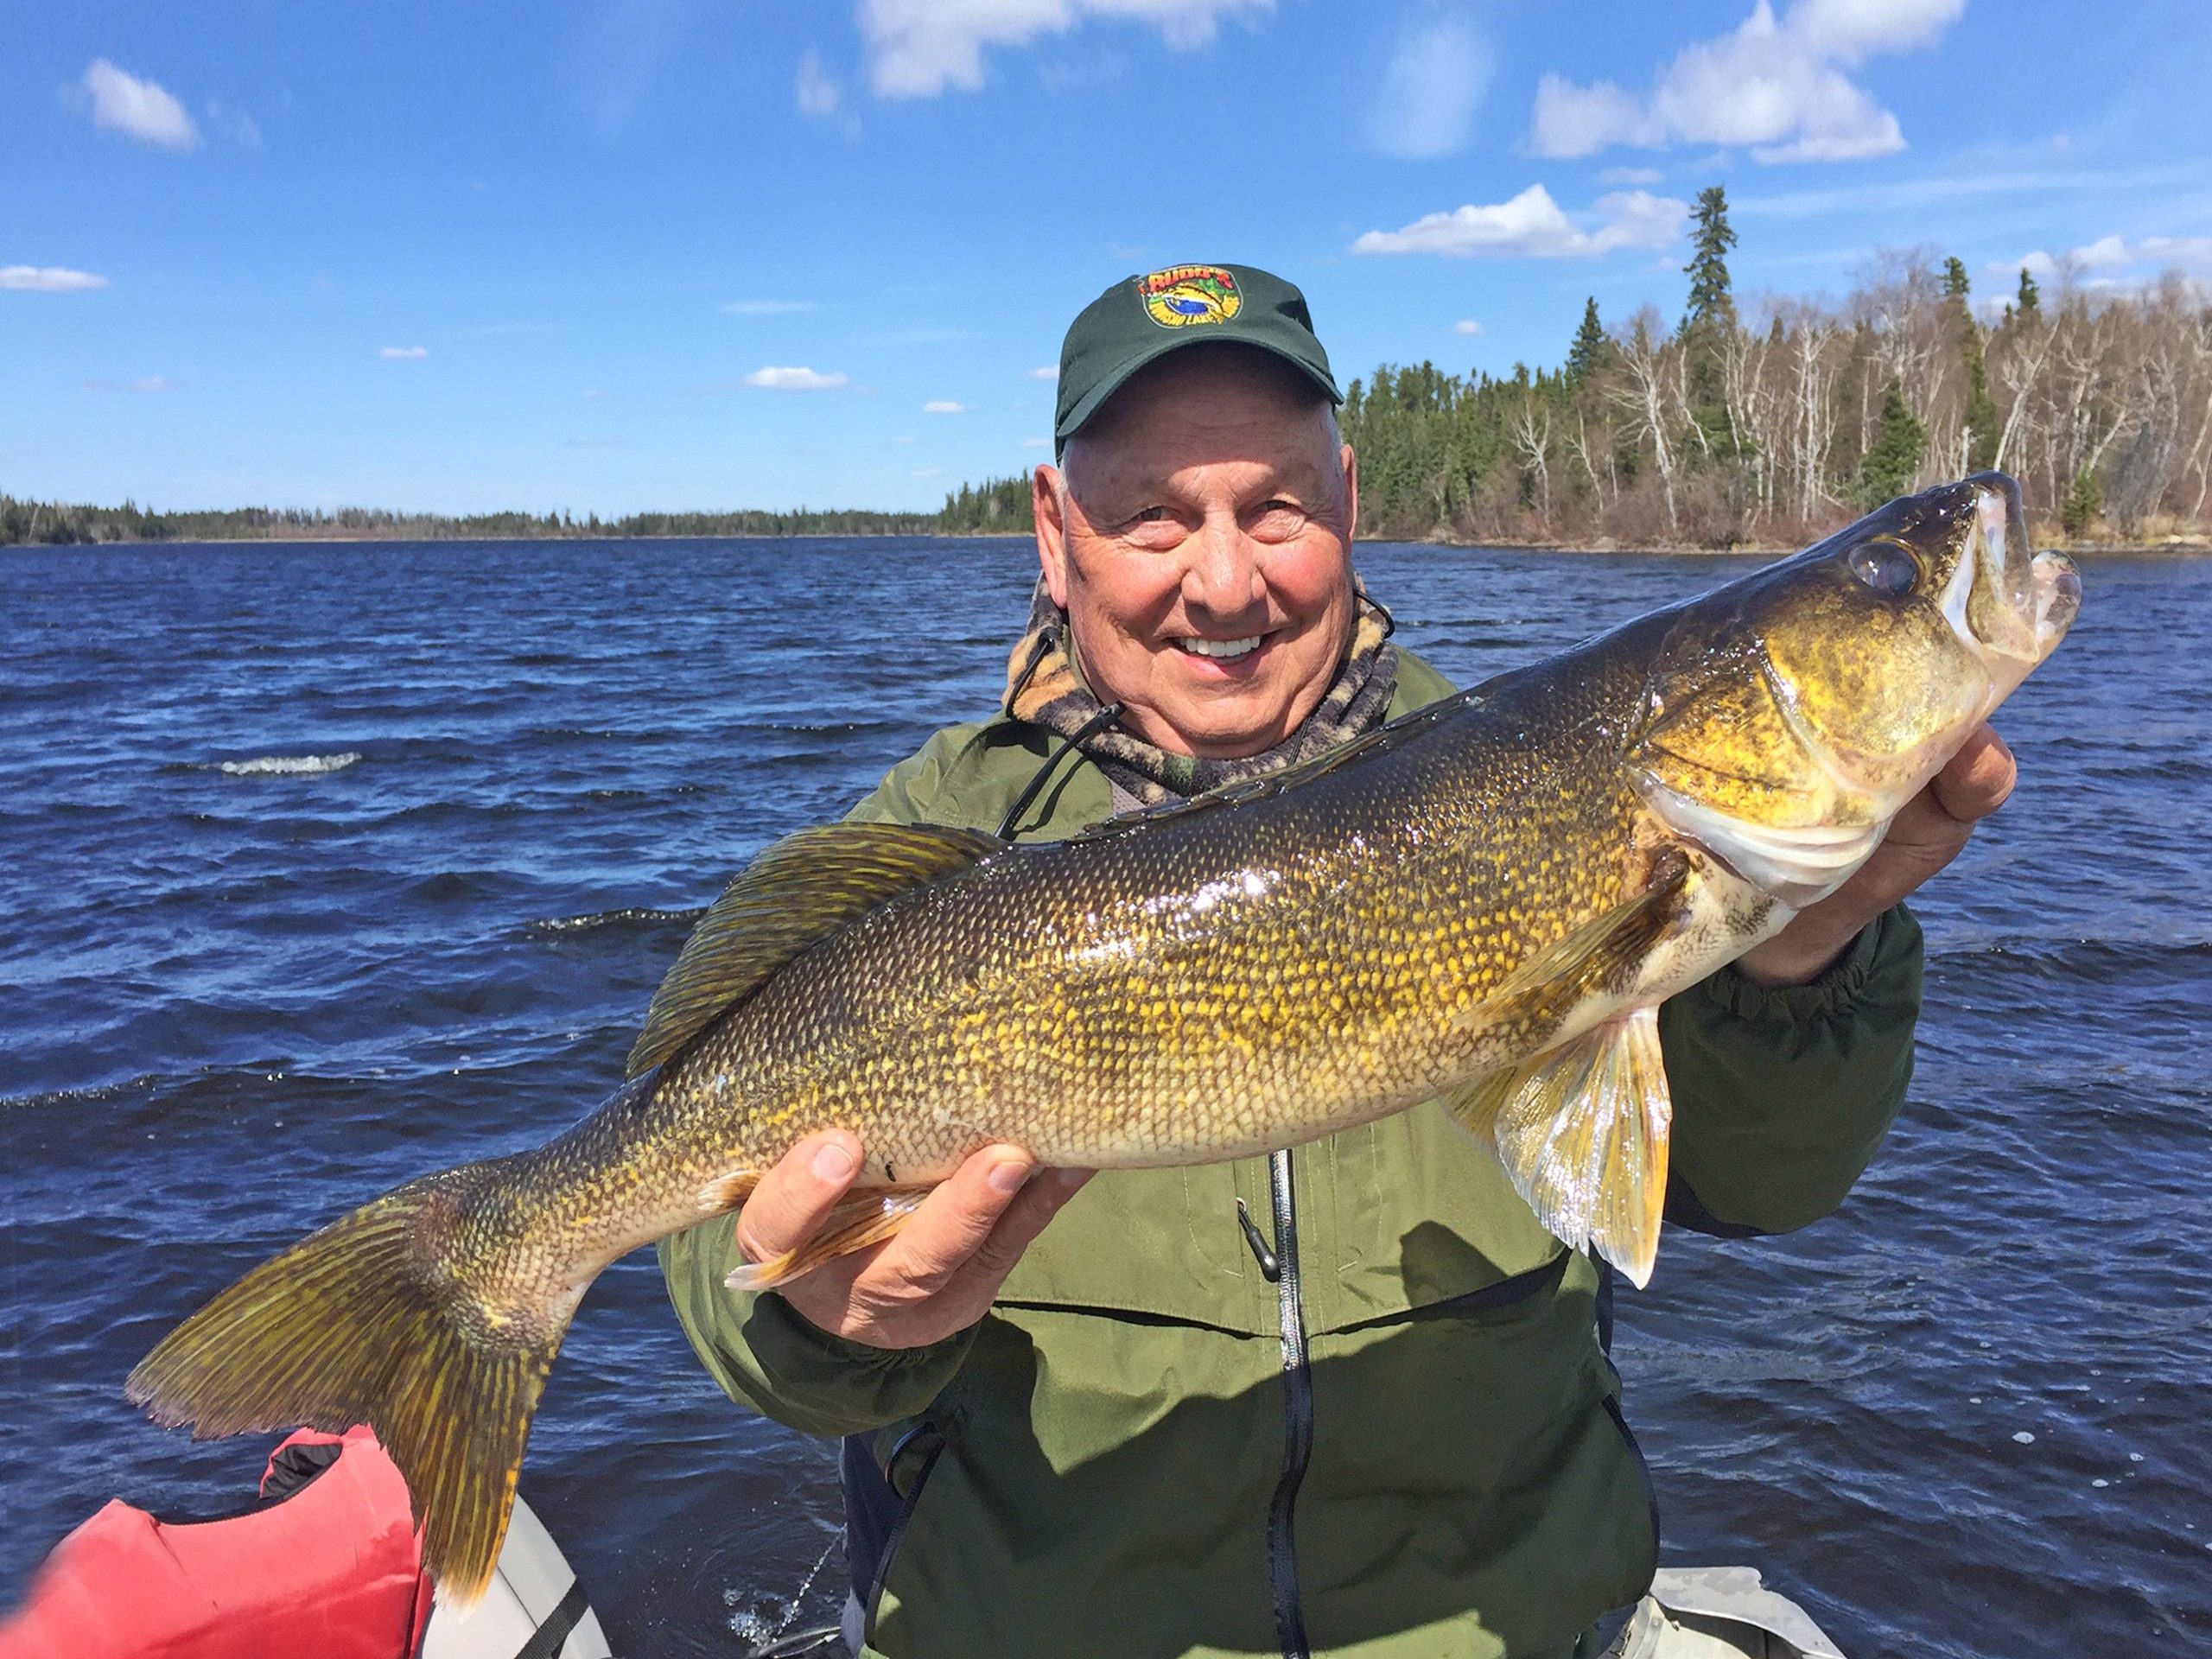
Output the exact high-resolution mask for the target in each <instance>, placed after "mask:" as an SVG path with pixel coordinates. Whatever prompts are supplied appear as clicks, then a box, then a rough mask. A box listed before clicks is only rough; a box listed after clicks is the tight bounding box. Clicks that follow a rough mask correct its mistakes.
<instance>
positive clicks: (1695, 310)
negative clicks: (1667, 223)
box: [1682, 184, 1736, 334]
mask: <svg viewBox="0 0 2212 1659" xmlns="http://www.w3.org/2000/svg"><path fill="white" fill-rule="evenodd" d="M1694 218H1695V219H1696V220H1697V231H1696V233H1695V234H1694V236H1692V237H1691V238H1690V262H1689V264H1687V265H1684V266H1683V267H1682V271H1683V274H1684V275H1686V276H1687V277H1688V278H1689V279H1690V308H1689V311H1688V314H1687V315H1685V316H1684V317H1683V318H1682V332H1683V334H1688V333H1689V332H1690V331H1691V330H1693V329H1694V328H1698V327H1703V326H1704V325H1706V324H1707V323H1722V322H1726V323H1733V322H1734V321H1736V296H1735V290H1734V288H1733V286H1732V283H1730V281H1729V277H1728V250H1729V249H1731V248H1732V247H1734V246H1735V245H1736V232H1735V227H1734V226H1731V225H1730V224H1729V223H1728V192H1727V191H1726V189H1725V188H1722V187H1721V186H1719V185H1717V184H1709V185H1707V186H1706V188H1704V189H1702V190H1700V191H1699V192H1698V193H1697V207H1696V209H1695V211H1694Z"/></svg>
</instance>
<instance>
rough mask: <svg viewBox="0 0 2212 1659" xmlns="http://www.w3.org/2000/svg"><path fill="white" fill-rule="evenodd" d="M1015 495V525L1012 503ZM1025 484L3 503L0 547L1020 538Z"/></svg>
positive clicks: (5, 498) (1025, 519)
mask: <svg viewBox="0 0 2212 1659" xmlns="http://www.w3.org/2000/svg"><path fill="white" fill-rule="evenodd" d="M1016 493H1018V494H1019V496H1020V515H1019V516H1020V522H1019V523H1016V522H1014V518H1013V517H1011V516H1010V513H1011V511H1012V509H1011V507H1010V505H1009V503H1010V501H1011V499H1012V498H1013V497H1014V495H1015V494H1016ZM1028 528H1029V480H1027V478H1018V479H1007V480H992V481H991V482H989V483H987V484H984V485H982V486H980V487H977V486H968V485H963V486H961V487H960V489H959V490H958V491H957V492H956V493H953V494H950V495H948V496H946V497H945V501H944V510H943V511H941V512H864V511H860V510H856V509H841V510H831V511H817V510H815V509H811V508H806V507H801V508H799V509H798V510H797V511H795V512H753V511H742V512H633V513H630V514H627V515H626V516H625V517H622V518H600V517H599V515H598V514H596V513H592V514H588V515H587V516H585V517H582V518H577V517H575V516H574V515H572V514H569V513H566V512H547V513H530V512H481V513H467V514H462V515H459V516H448V515H446V514H442V513H427V512H385V511H382V510H380V509H377V508H370V507H340V508H339V509H337V510H336V511H335V512H326V511H324V510H322V509H320V508H305V507H236V508H229V509H223V510H218V511H214V512H155V511H153V510H152V509H150V508H147V507H142V506H139V505H137V504H135V503H133V502H130V501H125V502H124V504H123V505H121V506H119V507H99V506H87V505H72V504H67V503H60V502H53V501H30V500H22V499H17V498H16V497H14V496H11V495H0V545H5V544H9V543H83V542H169V541H176V542H204V541H214V542H234V541H280V542H290V541H324V540H327V541H336V540H376V541H385V540H389V541H421V542H440V541H488V540H508V539H521V540H527V539H533V538H535V539H547V540H550V539H555V538H559V537H617V538H624V537H648V536H699V537H707V536H944V535H961V534H975V533H979V532H980V533H986V534H988V533H992V532H1006V533H1012V532H1014V531H1027V529H1028Z"/></svg>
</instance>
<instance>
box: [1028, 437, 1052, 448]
mask: <svg viewBox="0 0 2212 1659" xmlns="http://www.w3.org/2000/svg"><path fill="white" fill-rule="evenodd" d="M1021 447H1022V448H1025V449H1049V448H1052V440H1051V439H1050V438H1024V439H1023V440H1022V441H1021Z"/></svg>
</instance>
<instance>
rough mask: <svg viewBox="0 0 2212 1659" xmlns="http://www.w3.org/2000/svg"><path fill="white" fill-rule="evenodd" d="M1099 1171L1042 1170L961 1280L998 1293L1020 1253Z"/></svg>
mask: <svg viewBox="0 0 2212 1659" xmlns="http://www.w3.org/2000/svg"><path fill="white" fill-rule="evenodd" d="M1096 1173H1098V1172H1097V1171H1096V1170H1090V1169H1040V1170H1039V1171H1038V1172H1037V1173H1036V1175H1035V1177H1034V1178H1033V1179H1031V1181H1030V1183H1029V1185H1027V1186H1025V1187H1023V1188H1022V1189H1021V1192H1020V1195H1019V1196H1018V1197H1016V1198H1015V1199H1014V1202H1013V1203H1012V1204H1010V1205H1007V1209H1006V1213H1005V1214H1004V1215H1002V1216H1001V1217H999V1221H998V1225H997V1226H995V1227H994V1228H992V1229H991V1230H990V1233H989V1235H988V1236H987V1237H986V1238H985V1239H984V1240H983V1242H982V1243H981V1244H980V1245H978V1246H977V1247H976V1253H975V1254H974V1255H971V1256H969V1258H968V1265H967V1266H966V1267H964V1268H962V1269H961V1270H960V1274H959V1276H960V1279H961V1280H962V1281H963V1282H973V1283H974V1284H976V1286H977V1287H979V1288H980V1289H982V1291H983V1292H985V1293H986V1295H987V1297H988V1296H990V1295H995V1294H997V1293H998V1287H999V1286H1000V1285H1001V1284H1002V1283H1004V1282H1005V1280H1006V1276H1007V1274H1009V1273H1012V1272H1013V1271H1014V1263H1015V1262H1019V1261H1020V1260H1021V1253H1022V1252H1023V1251H1024V1250H1026V1249H1028V1248H1029V1247H1030V1246H1031V1245H1032V1244H1033V1243H1036V1242H1037V1235H1038V1234H1039V1233H1041V1232H1043V1231H1044V1230H1045V1228H1046V1224H1047V1223H1049V1222H1050V1221H1051V1220H1052V1217H1054V1216H1057V1215H1058V1214H1059V1213H1060V1210H1061V1207H1062V1206H1063V1205H1065V1204H1066V1203H1067V1201H1068V1200H1069V1199H1070V1198H1073V1197H1075V1195H1076V1194H1077V1192H1081V1191H1082V1190H1083V1185H1084V1182H1085V1181H1088V1180H1089V1179H1090V1178H1091V1177H1092V1176H1093V1175H1095V1174H1096Z"/></svg>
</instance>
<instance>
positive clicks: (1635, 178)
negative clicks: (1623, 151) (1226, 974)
mask: <svg viewBox="0 0 2212 1659" xmlns="http://www.w3.org/2000/svg"><path fill="white" fill-rule="evenodd" d="M1665 176H1666V175H1664V174H1662V173H1661V172H1660V170H1659V169H1658V168H1656V167H1609V168H1605V171H1604V172H1602V173H1600V174H1599V175H1598V182H1599V183H1600V184H1656V183H1658V182H1659V181H1660V180H1661V179H1662V178H1663V177H1665Z"/></svg>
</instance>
